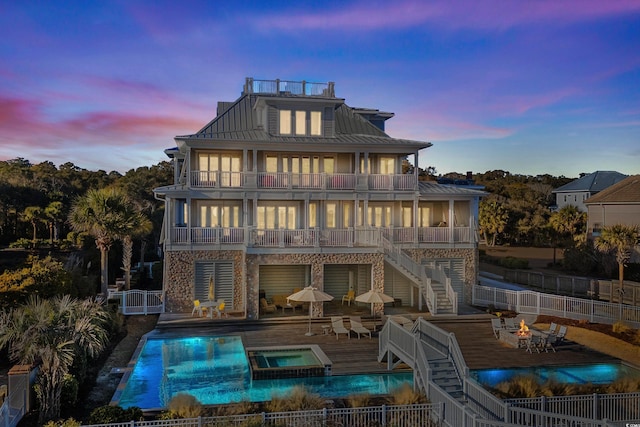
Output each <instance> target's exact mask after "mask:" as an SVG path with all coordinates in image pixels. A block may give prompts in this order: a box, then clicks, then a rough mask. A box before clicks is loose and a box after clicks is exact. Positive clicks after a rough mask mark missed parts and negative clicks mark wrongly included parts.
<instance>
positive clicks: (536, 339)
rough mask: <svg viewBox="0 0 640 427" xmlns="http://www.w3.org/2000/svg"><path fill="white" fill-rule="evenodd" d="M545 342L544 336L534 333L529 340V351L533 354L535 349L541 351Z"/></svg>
mask: <svg viewBox="0 0 640 427" xmlns="http://www.w3.org/2000/svg"><path fill="white" fill-rule="evenodd" d="M543 345H544V342H543V340H542V337H540V336H538V335H532V336H531V338H529V339H528V340H527V351H528V352H529V353H532V354H533V351H534V350H535V352H536V353H540V349H541V348H542V347H543Z"/></svg>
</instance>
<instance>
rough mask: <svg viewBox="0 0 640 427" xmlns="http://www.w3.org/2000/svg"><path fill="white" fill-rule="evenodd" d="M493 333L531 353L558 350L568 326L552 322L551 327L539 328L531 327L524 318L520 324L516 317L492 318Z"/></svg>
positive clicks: (509, 343) (503, 340)
mask: <svg viewBox="0 0 640 427" xmlns="http://www.w3.org/2000/svg"><path fill="white" fill-rule="evenodd" d="M491 327H492V329H493V334H494V335H495V337H496V338H497V339H498V340H500V341H501V342H504V343H506V344H507V345H510V346H512V347H515V348H524V349H526V351H528V352H529V353H534V352H536V353H541V352H543V351H544V352H546V353H548V352H549V351H553V352H554V353H555V352H556V347H557V346H558V345H559V344H560V343H562V342H563V341H564V339H565V336H566V334H567V327H566V326H564V325H560V326H559V325H557V324H556V323H551V325H550V326H549V329H547V330H544V331H543V330H538V329H533V328H529V327H528V326H527V325H526V324H525V322H524V319H523V320H521V321H520V324H519V325H518V324H517V323H516V321H515V319H514V318H512V317H511V318H509V317H507V318H499V317H495V318H492V319H491Z"/></svg>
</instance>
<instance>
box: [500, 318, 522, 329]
mask: <svg viewBox="0 0 640 427" xmlns="http://www.w3.org/2000/svg"><path fill="white" fill-rule="evenodd" d="M504 328H505V329H506V330H507V331H509V332H513V331H518V330H520V326H518V325H517V324H516V319H515V318H514V317H505V318H504Z"/></svg>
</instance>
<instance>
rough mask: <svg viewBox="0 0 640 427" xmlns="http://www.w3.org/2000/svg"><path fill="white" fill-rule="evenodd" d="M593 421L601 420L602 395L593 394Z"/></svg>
mask: <svg viewBox="0 0 640 427" xmlns="http://www.w3.org/2000/svg"><path fill="white" fill-rule="evenodd" d="M592 410H593V419H594V420H599V419H600V395H599V394H598V393H593V409H592Z"/></svg>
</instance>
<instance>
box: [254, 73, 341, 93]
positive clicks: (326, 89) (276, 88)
mask: <svg viewBox="0 0 640 427" xmlns="http://www.w3.org/2000/svg"><path fill="white" fill-rule="evenodd" d="M244 93H246V94H249V93H257V94H266V95H286V96H321V97H329V98H335V96H336V94H335V84H334V83H333V82H328V83H312V82H307V81H304V80H302V81H299V82H297V81H289V80H279V79H276V80H257V79H253V78H251V77H247V79H246V81H245V84H244Z"/></svg>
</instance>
